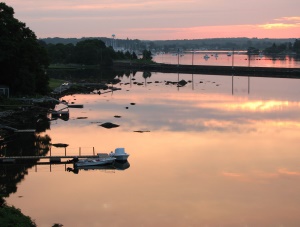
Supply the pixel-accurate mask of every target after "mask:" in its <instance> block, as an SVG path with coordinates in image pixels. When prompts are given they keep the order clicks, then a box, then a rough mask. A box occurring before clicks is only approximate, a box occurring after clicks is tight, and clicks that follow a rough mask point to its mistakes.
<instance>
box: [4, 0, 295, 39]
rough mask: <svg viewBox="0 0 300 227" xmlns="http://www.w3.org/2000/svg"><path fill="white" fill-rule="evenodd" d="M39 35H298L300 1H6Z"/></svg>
mask: <svg viewBox="0 0 300 227" xmlns="http://www.w3.org/2000/svg"><path fill="white" fill-rule="evenodd" d="M5 3H6V4H7V5H9V6H11V7H13V8H14V11H15V18H17V19H18V20H20V21H22V22H24V23H26V25H27V26H28V27H29V28H30V29H31V30H33V31H34V32H35V34H36V35H37V37H38V38H47V37H64V38H71V37H72V38H81V37H112V35H113V34H114V35H115V37H116V38H117V39H126V38H128V39H140V40H175V39H203V38H229V37H248V38H253V37H257V38H299V37H300V1H299V0H284V1H283V0H239V1H238V0H84V1H82V0H39V1H37V0H26V1H24V0H6V1H5Z"/></svg>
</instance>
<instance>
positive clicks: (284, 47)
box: [263, 39, 300, 55]
mask: <svg viewBox="0 0 300 227" xmlns="http://www.w3.org/2000/svg"><path fill="white" fill-rule="evenodd" d="M263 52H264V53H265V54H270V55H273V54H291V53H295V54H300V40H298V39H296V40H295V42H294V43H292V42H286V43H281V44H276V43H273V44H272V46H270V47H267V48H266V49H265V50H264V51H263Z"/></svg>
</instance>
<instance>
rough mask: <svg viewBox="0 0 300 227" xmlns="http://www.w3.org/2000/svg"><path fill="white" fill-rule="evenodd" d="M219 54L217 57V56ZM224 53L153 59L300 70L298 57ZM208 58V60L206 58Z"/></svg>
mask: <svg viewBox="0 0 300 227" xmlns="http://www.w3.org/2000/svg"><path fill="white" fill-rule="evenodd" d="M216 54H217V55H216ZM227 54H228V52H224V51H197V52H195V53H194V54H192V53H184V54H179V57H178V55H177V54H158V55H155V56H154V57H153V60H154V61H155V62H159V63H167V64H178V62H179V64H183V65H192V64H194V65H222V66H232V65H234V66H249V67H283V68H299V67H300V59H299V57H296V56H279V57H272V56H265V55H254V56H251V58H249V56H248V55H247V54H246V53H245V52H235V54H234V55H231V56H227ZM205 55H206V56H208V58H206V59H205V58H204V57H205Z"/></svg>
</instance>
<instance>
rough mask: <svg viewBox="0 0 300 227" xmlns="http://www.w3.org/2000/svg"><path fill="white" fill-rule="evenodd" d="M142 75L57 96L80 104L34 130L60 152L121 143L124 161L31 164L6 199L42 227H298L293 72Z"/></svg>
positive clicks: (299, 158)
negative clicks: (115, 164)
mask: <svg viewBox="0 0 300 227" xmlns="http://www.w3.org/2000/svg"><path fill="white" fill-rule="evenodd" d="M181 59H183V58H181ZM220 59H221V58H220ZM210 60H211V59H209V60H208V61H207V62H209V61H210ZM218 60H219V59H218ZM202 61H203V60H202ZM297 64H298V63H297ZM146 76H147V77H146ZM146 76H145V74H143V73H142V72H137V73H136V74H135V75H134V76H133V75H132V74H130V76H128V77H126V76H123V77H122V78H120V79H121V83H119V84H117V85H114V87H115V88H119V89H120V90H115V91H113V92H108V93H104V92H102V94H100V95H99V94H97V93H95V94H75V95H70V96H66V97H64V100H66V101H68V102H73V103H75V104H83V105H84V108H82V109H79V108H77V109H69V111H70V118H69V120H67V121H65V120H61V119H57V120H54V121H52V122H51V126H50V129H49V130H47V131H46V132H45V133H43V134H47V135H49V136H50V137H51V142H52V143H66V144H69V146H68V147H67V149H66V152H67V154H78V152H79V150H80V152H81V154H91V153H92V151H93V149H94V150H95V151H96V152H99V153H100V152H106V153H108V152H110V151H112V150H114V149H115V148H117V147H124V148H125V150H126V152H128V153H129V154H130V156H129V158H128V162H129V164H130V166H129V168H128V166H126V168H123V169H122V168H117V169H98V170H86V171H83V170H80V171H79V172H78V174H75V173H73V172H69V171H66V168H67V167H69V168H73V166H72V164H68V165H67V166H65V165H51V166H49V165H38V166H34V167H32V168H30V169H28V174H27V175H26V176H25V179H24V180H23V181H21V182H20V183H19V184H18V185H17V191H16V192H15V193H12V194H10V196H9V197H8V198H7V203H8V204H9V205H13V206H15V207H17V208H20V209H21V210H22V212H23V213H24V214H26V215H29V216H30V217H32V218H33V219H34V220H35V222H36V223H37V225H38V226H39V227H49V226H52V225H53V224H54V223H61V224H63V226H67V227H69V226H72V227H76V226H78V227H81V226H149V227H150V226H174V227H176V226H178V227H179V226H180V227H181V226H213V227H215V226H226V227H227V226H228V227H235V226H255V227H265V226H289V227H291V226H295V227H296V226H298V225H299V223H300V217H299V210H300V203H299V199H300V197H299V190H300V181H299V179H300V165H299V162H300V152H299V148H300V140H299V134H300V124H299V122H300V115H299V111H300V100H299V97H300V90H299V87H300V80H298V79H274V78H255V77H238V76H214V75H186V74H163V73H152V74H151V75H149V74H147V75H146ZM145 77H146V78H145ZM182 79H184V80H186V81H187V82H188V83H187V84H186V85H185V86H183V87H177V86H176V84H173V83H166V81H171V82H177V81H178V80H182ZM115 116H119V117H118V118H117V117H115ZM104 122H112V123H114V124H117V125H119V127H116V128H112V129H106V128H103V127H101V126H100V124H102V123H104ZM55 154H60V155H63V154H64V149H61V148H54V147H53V148H52V155H55ZM48 155H49V154H48Z"/></svg>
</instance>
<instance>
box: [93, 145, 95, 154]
mask: <svg viewBox="0 0 300 227" xmlns="http://www.w3.org/2000/svg"><path fill="white" fill-rule="evenodd" d="M93 155H94V156H95V148H94V147H93Z"/></svg>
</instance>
